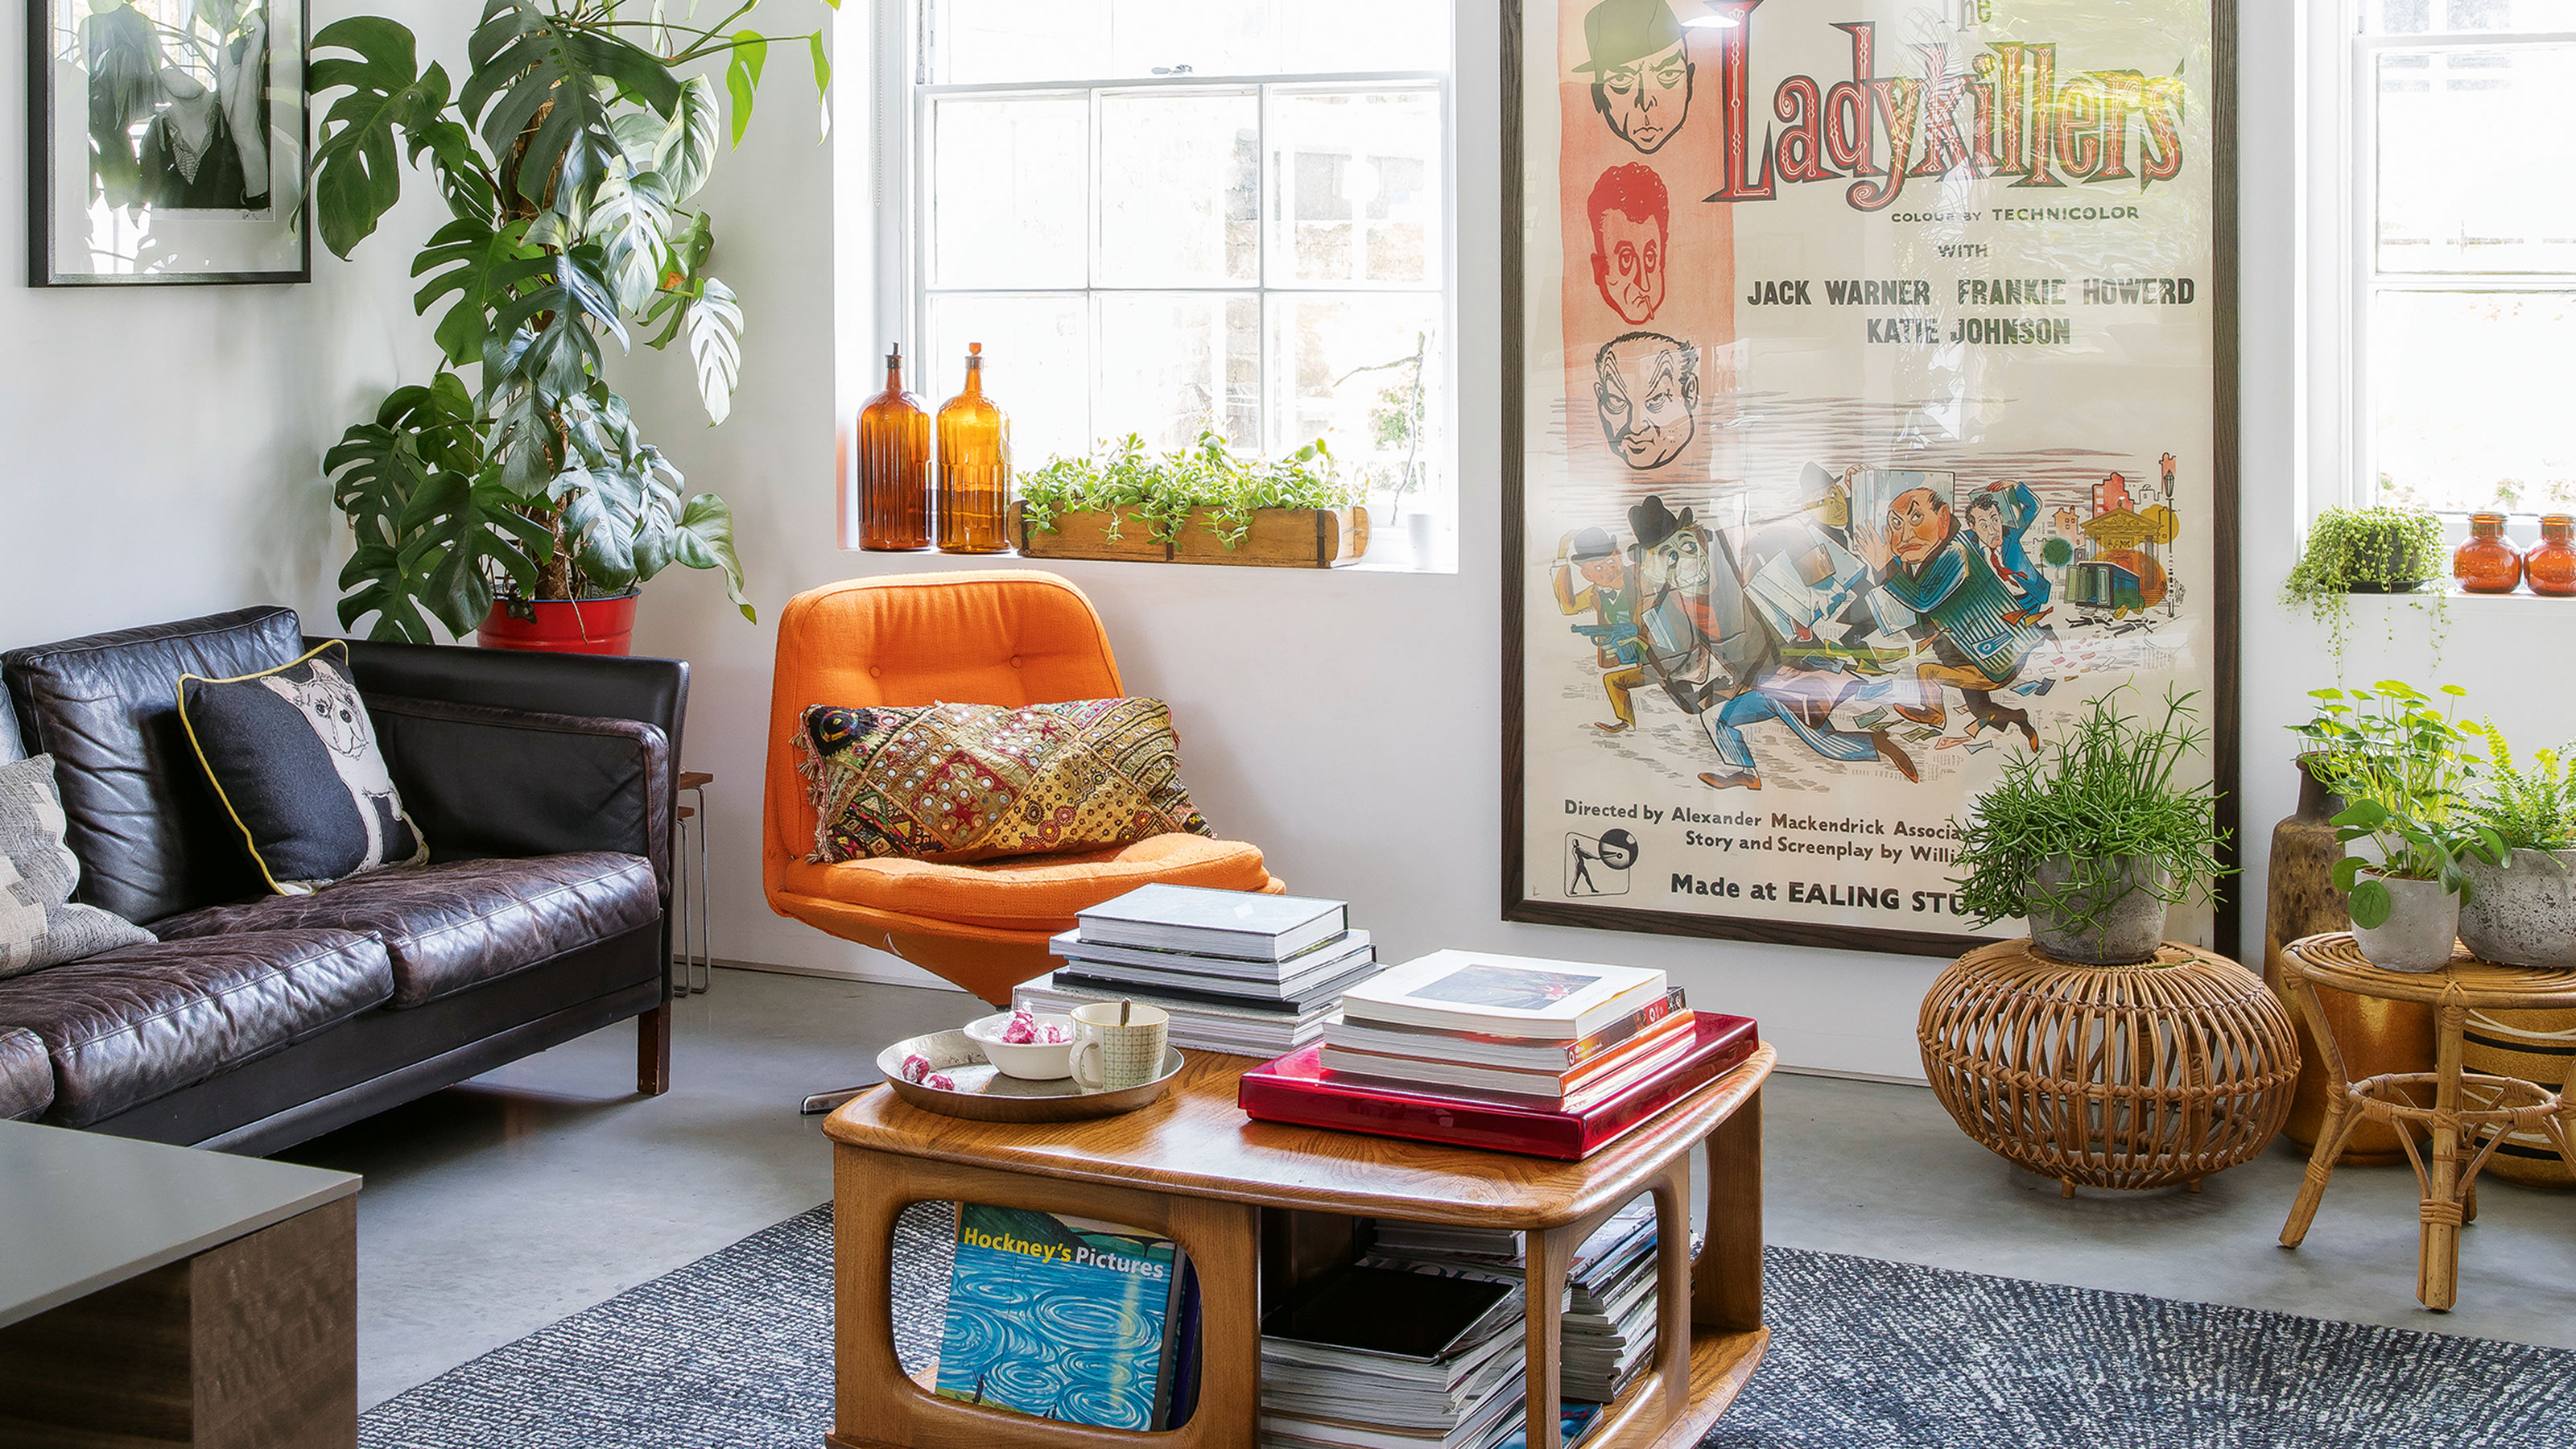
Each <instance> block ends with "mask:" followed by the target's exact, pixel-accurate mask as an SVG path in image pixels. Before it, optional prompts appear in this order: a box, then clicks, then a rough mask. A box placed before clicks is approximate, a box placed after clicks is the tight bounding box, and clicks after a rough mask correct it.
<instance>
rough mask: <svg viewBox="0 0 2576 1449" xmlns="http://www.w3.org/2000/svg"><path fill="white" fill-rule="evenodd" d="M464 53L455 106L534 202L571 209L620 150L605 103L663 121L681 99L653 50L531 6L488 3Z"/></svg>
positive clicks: (507, 177) (523, 1)
mask: <svg viewBox="0 0 2576 1449" xmlns="http://www.w3.org/2000/svg"><path fill="white" fill-rule="evenodd" d="M467 51H468V54H470V55H471V56H472V58H473V67H474V68H473V72H472V74H471V75H469V76H468V77H467V78H466V82H465V86H464V89H463V90H461V91H460V92H458V94H457V98H456V99H457V105H458V107H459V108H460V109H461V110H463V111H464V113H465V115H466V117H467V119H469V120H471V121H472V122H474V124H475V125H476V127H477V128H478V129H479V130H480V131H481V132H482V135H483V144H484V145H486V146H488V147H490V148H491V151H492V154H493V155H495V156H501V157H508V158H511V159H510V160H509V162H508V164H507V165H506V166H505V168H504V173H503V179H504V181H505V182H506V183H507V185H508V187H509V189H511V190H513V191H515V192H517V193H518V195H519V196H521V197H522V198H524V199H526V200H527V201H530V202H533V203H535V204H536V205H538V206H552V207H555V208H557V209H562V208H564V207H566V206H571V205H575V204H578V201H577V199H578V200H586V199H587V198H588V196H589V193H590V190H591V188H592V187H594V186H596V185H597V184H598V181H599V178H600V177H601V176H602V175H604V174H605V173H606V170H607V166H608V162H609V160H610V159H611V158H612V157H614V156H615V155H617V153H618V145H617V138H616V136H615V134H614V132H613V131H612V130H611V129H610V120H609V106H610V103H611V102H612V101H614V100H618V99H626V100H632V101H635V102H637V103H639V104H642V105H646V106H650V107H651V108H652V109H653V110H654V111H655V112H657V113H659V114H660V115H662V116H664V117H668V116H670V115H671V114H672V113H673V111H674V110H675V109H676V108H677V107H678V105H679V102H680V89H681V87H680V81H679V79H678V78H677V77H675V76H673V75H672V74H671V71H670V68H669V67H668V66H665V65H664V64H663V63H662V62H661V60H660V59H659V58H658V57H656V56H654V55H653V53H652V52H650V51H648V50H645V49H643V48H642V47H640V46H637V45H635V44H634V43H632V42H630V41H627V40H625V39H623V38H621V37H619V36H617V35H616V34H614V33H613V32H610V31H608V30H605V29H601V28H597V27H594V26H590V25H585V24H582V23H580V22H579V21H578V20H577V19H576V18H574V17H571V16H565V15H557V14H554V13H552V12H550V11H548V10H547V9H546V8H544V7H543V6H541V5H539V4H538V3H537V0H490V3H489V4H487V5H486V6H485V7H484V10H483V21H482V23H481V24H480V25H479V26H477V27H476V29H475V31H474V38H473V40H472V42H471V43H470V44H469V45H468V47H467Z"/></svg>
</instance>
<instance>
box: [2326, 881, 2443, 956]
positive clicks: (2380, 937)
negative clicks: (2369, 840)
mask: <svg viewBox="0 0 2576 1449" xmlns="http://www.w3.org/2000/svg"><path fill="white" fill-rule="evenodd" d="M2362 873H2363V874H2364V875H2368V876H2371V878H2372V879H2374V880H2377V881H2378V882H2379V883H2380V884H2381V885H2384V886H2386V887H2388V897H2389V911H2388V919H2387V920H2386V921H2383V922H2381V923H2380V924H2379V925H2376V926H2365V925H2363V924H2361V923H2360V922H2359V921H2355V922H2353V924H2352V938H2353V940H2354V942H2355V943H2357V944H2358V945H2359V946H2360V947H2361V954H2362V955H2363V956H2364V957H2366V958H2368V959H2369V961H2370V964H2371V965H2373V966H2376V967H2378V968H2379V969H2380V970H2382V971H2403V972H2407V973H2409V974H2411V975H2418V976H2420V975H2425V974H2428V973H2430V972H2434V971H2439V970H2441V969H2442V968H2443V967H2445V966H2448V965H2450V964H2451V948H2452V947H2453V946H2454V945H2455V944H2456V943H2457V942H2458V941H2459V937H2460V898H2459V897H2458V896H2456V895H2453V894H2452V893H2450V892H2449V891H2446V890H2444V889H2442V883H2441V882H2440V881H2437V880H2400V879H2398V878H2397V877H2395V876H2383V875H2375V874H2373V873H2372V872H2369V871H2364V872H2362Z"/></svg>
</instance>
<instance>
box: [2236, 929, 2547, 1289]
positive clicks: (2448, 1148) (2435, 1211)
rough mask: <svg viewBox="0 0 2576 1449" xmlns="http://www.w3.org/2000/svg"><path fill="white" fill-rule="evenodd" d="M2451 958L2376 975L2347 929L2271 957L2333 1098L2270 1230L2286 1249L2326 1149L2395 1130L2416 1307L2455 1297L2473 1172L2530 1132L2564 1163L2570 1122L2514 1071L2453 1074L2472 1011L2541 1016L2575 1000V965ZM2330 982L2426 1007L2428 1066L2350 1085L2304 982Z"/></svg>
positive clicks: (2306, 1218) (2301, 1223)
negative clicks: (2285, 1210) (2425, 1098)
mask: <svg viewBox="0 0 2576 1449" xmlns="http://www.w3.org/2000/svg"><path fill="white" fill-rule="evenodd" d="M2453 952H2454V954H2453V955H2452V957H2451V964H2450V965H2448V966H2445V967H2443V968H2442V969H2441V970H2439V971H2433V972H2428V973H2425V974H2422V975H2410V974H2406V973H2402V972H2396V971H2382V970H2380V969H2379V968H2378V967H2376V966H2373V965H2371V964H2370V962H2369V961H2368V960H2366V959H2364V958H2363V956H2362V954H2361V949H2360V947H2359V946H2357V945H2355V944H2354V942H2353V939H2352V935H2351V933H2349V932H2341V931H2339V932H2335V933H2333V934H2330V935H2323V936H2310V937H2308V938H2306V939H2305V940H2301V941H2293V942H2291V943H2290V947H2289V949H2288V950H2286V951H2284V952H2282V953H2281V974H2282V975H2283V976H2285V977H2287V978H2288V984H2289V986H2290V988H2291V992H2292V994H2293V996H2294V997H2295V998H2296V999H2297V1001H2298V1004H2299V1009H2300V1010H2301V1011H2303V1012H2305V1013H2306V1014H2307V1018H2308V1024H2309V1029H2310V1030H2311V1031H2313V1032H2314V1033H2315V1034H2316V1039H2317V1048H2318V1050H2319V1051H2321V1052H2323V1053H2324V1054H2325V1059H2326V1072H2327V1076H2328V1080H2329V1081H2330V1082H2332V1084H2333V1095H2332V1096H2330V1097H2328V1098H2327V1101H2326V1121H2325V1130H2324V1131H2323V1132H2321V1133H2319V1134H2318V1136H2317V1147H2316V1152H2315V1155H2313V1156H2311V1157H2310V1158H2309V1159H2308V1171H2307V1176H2306V1177H2305V1178H2303V1179H2302V1180H2301V1181H2300V1183H2299V1199H2298V1201H2297V1202H2295V1203H2293V1204H2292V1205H2291V1207H2290V1220H2289V1221H2288V1222H2287V1223H2284V1224H2283V1225H2282V1227H2281V1246H2283V1247H2285V1248H2295V1247H2297V1246H2298V1245H2299V1243H2300V1240H2302V1239H2304V1238H2305V1237H2307V1235H2308V1225H2309V1224H2310V1223H2311V1222H2314V1221H2315V1220H2316V1216H2317V1204H2318V1203H2319V1202H2320V1201H2322V1200H2323V1199H2324V1197H2325V1194H2326V1183H2327V1181H2328V1180H2329V1179H2331V1178H2332V1177H2333V1176H2334V1160H2335V1154H2336V1152H2337V1151H2339V1150H2340V1149H2341V1148H2342V1146H2343V1141H2344V1138H2346V1137H2347V1136H2349V1135H2351V1133H2352V1130H2353V1128H2354V1127H2355V1126H2357V1125H2359V1124H2360V1123H2362V1122H2381V1123H2385V1124H2387V1125H2389V1126H2390V1127H2393V1128H2395V1129H2396V1132H2397V1137H2398V1141H2399V1142H2400V1144H2402V1145H2403V1146H2404V1147H2405V1149H2406V1160H2407V1161H2408V1162H2409V1163H2411V1164H2412V1165H2413V1166H2414V1168H2415V1180H2416V1182H2417V1183H2418V1184H2420V1185H2421V1186H2422V1188H2423V1203H2422V1207H2421V1209H2420V1210H2419V1216H2420V1217H2421V1218H2422V1220H2423V1228H2422V1231H2421V1232H2420V1234H2419V1235H2418V1238H2417V1244H2416V1253H2415V1297H2416V1298H2417V1300H2418V1301H2420V1302H2422V1303H2423V1305H2424V1306H2425V1307H2427V1308H2431V1309H2436V1310H2448V1309H2449V1308H2450V1306H2451V1304H2452V1303H2453V1302H2455V1301H2456V1300H2457V1299H2458V1297H2459V1287H2460V1227H2461V1225H2462V1224H2464V1223H2469V1222H2474V1221H2475V1220H2476V1219H2477V1215H2478V1197H2477V1180H2478V1170H2479V1169H2480V1168H2482V1167H2484V1166H2486V1164H2487V1159H2488V1158H2489V1157H2492V1156H2494V1155H2495V1150H2496V1146H2497V1144H2499V1143H2501V1142H2502V1141H2504V1139H2505V1137H2506V1136H2507V1134H2510V1133H2514V1132H2533V1131H2537V1132H2539V1133H2540V1134H2541V1135H2542V1136H2544V1137H2546V1138H2547V1139H2548V1140H2549V1143H2550V1145H2551V1146H2554V1147H2556V1148H2557V1149H2558V1153H2559V1155H2560V1156H2562V1157H2564V1158H2566V1159H2567V1161H2568V1162H2569V1164H2570V1165H2576V1145H2571V1143H2570V1138H2569V1134H2570V1132H2571V1130H2572V1129H2576V1122H2571V1120H2570V1112H2569V1109H2568V1107H2567V1105H2566V1104H2565V1103H2563V1102H2561V1101H2560V1100H2559V1097H2558V1094H2557V1093H2555V1092H2552V1091H2550V1090H2549V1089H2548V1088H2546V1087H2543V1086H2540V1085H2539V1084H2537V1083H2534V1082H2526V1081H2524V1080H2522V1079H2521V1078H2519V1077H2498V1076H2490V1075H2487V1074H2486V1073H2483V1072H2470V1071H2463V1070H2462V1069H2461V1067H2460V1039H2461V1034H2462V1032H2463V1031H2464V1030H2465V1029H2466V1027H2467V1026H2468V1021H2469V1013H2470V1012H2471V1011H2472V1010H2489V1011H2535V1010H2536V1011H2546V1010H2551V1009H2554V1008H2561V1007H2571V1006H2576V971H2535V970H2532V969H2530V968H2528V967H2523V966H2498V965H2494V964H2492V963H2490V962H2486V961H2480V960H2478V959H2477V958H2476V957H2474V956H2471V955H2469V954H2468V952H2467V951H2466V950H2465V949H2462V948H2459V947H2454V948H2453ZM2319 986H2332V987H2336V988H2338V989H2341V990H2344V991H2349V992H2352V993H2354V994H2355V995H2359V996H2377V997H2383V998H2386V999H2388V1000H2391V1001H2420V1002H2425V1003H2427V1004H2429V1005H2431V1006H2432V1007H2433V1047H2434V1050H2433V1070H2431V1071H2429V1072H2387V1073H2383V1074H2381V1075H2379V1076H2375V1077H2370V1078H2366V1079H2364V1080H2362V1081H2358V1082H2356V1081H2353V1080H2352V1079H2351V1078H2350V1077H2349V1076H2348V1075H2346V1073H2345V1071H2344V1065H2343V1054H2342V1053H2341V1052H2340V1051H2338V1050H2337V1049H2336V1046H2335V1040H2334V1033H2333V1032H2332V1031H2331V1030H2330V1029H2329V1026H2328V1019H2327V1017H2326V1015H2325V1013H2324V1010H2323V1009H2322V1008H2321V1007H2320V1006H2319V1005H2318V1002H2317V994H2316V988H2317V987H2319ZM2428 1087H2429V1088H2431V1089H2432V1093H2433V1105H2432V1106H2430V1107H2425V1106H2420V1105H2418V1104H2417V1096H2416V1094H2417V1093H2418V1092H2419V1091H2420V1090H2422V1089H2424V1088H2428ZM2418 1128H2421V1129H2423V1132H2424V1135H2425V1137H2426V1138H2428V1139H2429V1145H2430V1149H2431V1150H2430V1151H2429V1152H2427V1151H2425V1150H2424V1149H2423V1147H2421V1146H2419V1145H2418V1143H2417V1141H2416V1129H2418Z"/></svg>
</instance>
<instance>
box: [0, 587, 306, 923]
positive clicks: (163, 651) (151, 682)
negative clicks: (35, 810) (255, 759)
mask: <svg viewBox="0 0 2576 1449" xmlns="http://www.w3.org/2000/svg"><path fill="white" fill-rule="evenodd" d="M302 640H303V633H302V631H301V629H300V628H299V627H298V626H297V624H296V619H295V611H294V610H292V609H281V608H276V607H268V608H258V609H240V610H236V611H234V612H232V613H229V614H216V615H212V616H210V617H207V618H203V619H191V620H187V621H185V622H182V623H177V624H157V625H154V626H152V627H150V628H145V629H127V630H123V631H120V632H118V633H114V634H95V635H91V636H90V637H88V638H84V639H71V640H66V641H64V642H62V643H60V644H45V645H40V646H37V647H35V648H31V649H12V650H10V651H9V652H8V653H7V654H5V655H0V670H5V672H6V674H7V676H8V682H9V693H10V697H11V702H12V703H13V704H15V705H16V706H17V711H18V727H19V729H20V730H21V731H22V732H23V733H24V734H25V736H26V746H27V749H28V752H29V753H31V754H50V755H52V756H53V757H54V780H55V783H56V785H57V786H59V787H60V789H61V790H62V796H63V815H64V818H65V820H66V822H67V824H66V828H65V830H64V838H65V839H66V840H67V841H68V842H69V843H70V845H71V848H72V853H73V854H74V855H77V856H79V857H80V860H81V885H80V892H79V894H78V895H77V896H75V897H74V899H76V900H78V901H80V902H81V903H83V904H84V905H92V906H96V907H98V908H99V909H101V910H104V911H112V912H114V913H115V914H117V915H120V916H123V917H124V918H126V919H127V920H129V921H156V920H159V919H160V918H161V917H163V916H169V915H176V914H177V913H179V912H181V911H189V910H195V909H196V908H198V907H199V906H209V905H213V904H214V903H215V902H217V901H230V900H239V899H241V898H242V897H244V896H247V895H252V894H256V893H257V892H260V891H263V890H266V889H267V888H268V887H267V883H266V882H264V881H262V880H261V879H260V877H259V871H258V870H257V868H256V867H254V866H253V864H252V862H251V859H250V856H249V854H248V853H247V852H245V851H244V850H243V849H242V839H241V832H240V831H239V830H238V829H236V828H235V827H234V825H233V822H232V819H231V817H229V816H227V815H226V814H225V813H224V808H223V804H222V802H221V801H219V800H217V799H216V798H215V793H214V790H213V788H212V787H211V786H209V785H208V784H207V783H206V772H205V769H204V767H202V766H200V765H199V764H198V763H197V753H196V751H195V750H194V749H193V748H191V747H190V746H189V744H188V735H187V731H186V730H185V729H184V728H183V727H182V726H181V725H180V723H179V676H180V675H182V674H197V675H203V676H204V677H206V678H208V679H229V678H231V677H233V676H234V675H237V674H254V673H257V672H258V671H260V670H263V669H273V668H275V667H277V666H278V665H281V664H284V663H286V662H287V661H288V660H290V659H293V658H294V657H295V656H296V655H298V654H301V653H303V652H304V651H303V648H302Z"/></svg>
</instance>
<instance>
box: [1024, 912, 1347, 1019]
mask: <svg viewBox="0 0 2576 1449" xmlns="http://www.w3.org/2000/svg"><path fill="white" fill-rule="evenodd" d="M1075 920H1076V922H1077V923H1078V924H1077V925H1076V927H1075V929H1073V930H1070V931H1067V932H1065V933H1064V934H1063V935H1060V936H1058V937H1056V938H1055V939H1054V940H1053V941H1052V942H1050V943H1049V944H1050V946H1051V947H1052V948H1053V950H1054V951H1055V954H1056V955H1058V956H1059V957H1062V958H1063V961H1064V964H1063V966H1061V967H1059V968H1058V969H1057V970H1056V971H1055V973H1054V974H1053V975H1050V976H1045V977H1041V978H1039V979H1038V980H1036V981H1032V982H1029V983H1027V984H1026V985H1023V986H1021V987H1020V988H1019V991H1018V993H1017V995H1016V997H1015V1002H1014V1004H1016V1005H1019V1006H1022V1007H1025V1008H1027V1009H1028V1010H1030V1011H1051V1012H1065V1011H1071V1010H1072V1009H1073V1008H1075V1007H1077V1006H1081V1005H1083V1004H1085V1003H1087V1002H1093V1001H1122V1000H1124V1001H1140V1002H1145V1003H1148V1004H1150V1005H1154V1006H1159V1007H1161V1008H1162V1009H1163V1010H1165V1011H1167V1012H1169V1013H1171V1017H1172V1026H1171V1041H1172V1045H1174V1046H1176V1047H1179V1048H1181V1049H1182V1050H1184V1051H1191V1050H1196V1051H1211V1052H1227V1053H1232V1054H1234V1055H1237V1056H1257V1057H1274V1056H1277V1055H1279V1054H1280V1053H1282V1052H1288V1051H1293V1050H1295V1049H1296V1048H1298V1047H1300V1046H1303V1045H1305V1044H1307V1043H1308V1042H1311V1041H1313V1040H1315V1038H1316V1037H1318V1036H1320V1035H1322V1033H1323V1030H1324V1021H1325V1018H1327V1017H1329V1016H1331V1015H1332V1013H1333V1011H1334V1009H1335V1008H1336V1007H1338V1006H1339V1005H1340V1003H1341V999H1342V993H1343V992H1344V991H1346V990H1348V989H1349V988H1350V987H1352V986H1356V985H1358V984H1359V983H1361V982H1363V981H1366V980H1367V979H1368V978H1369V977H1371V976H1373V975H1375V974H1376V972H1377V969H1378V967H1377V953H1376V951H1375V949H1374V948H1373V947H1372V946H1371V945H1370V944H1369V934H1368V932H1366V931H1355V930H1352V929H1351V928H1350V910H1349V908H1348V907H1347V906H1346V905H1344V904H1343V903H1342V902H1340V901H1326V900H1315V899H1312V898H1309V897H1305V896H1266V895H1256V894H1251V893H1248V892H1244V891H1216V890H1202V889H1200V888H1198V887H1195V886H1176V885H1149V886H1146V887H1144V888H1143V889H1141V890H1134V891H1129V892H1128V893H1127V894H1125V895H1123V896H1120V897H1118V898H1117V899H1115V900H1111V901H1105V902H1103V903H1101V904H1100V905H1097V906H1094V907H1093V908H1091V909H1090V910H1087V911H1083V912H1081V913H1080V914H1079V915H1077V916H1076V917H1075Z"/></svg>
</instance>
